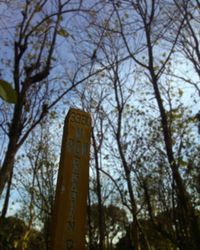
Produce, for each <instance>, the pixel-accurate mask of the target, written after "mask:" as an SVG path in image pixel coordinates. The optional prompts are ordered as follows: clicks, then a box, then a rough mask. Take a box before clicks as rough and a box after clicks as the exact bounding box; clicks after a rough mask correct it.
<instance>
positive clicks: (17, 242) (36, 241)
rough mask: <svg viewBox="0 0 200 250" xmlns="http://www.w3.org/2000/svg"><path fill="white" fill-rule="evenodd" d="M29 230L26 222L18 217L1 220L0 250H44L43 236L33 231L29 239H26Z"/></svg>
mask: <svg viewBox="0 0 200 250" xmlns="http://www.w3.org/2000/svg"><path fill="white" fill-rule="evenodd" d="M27 230H28V228H27V226H26V225H25V223H24V221H22V220H21V219H19V218H17V217H8V218H5V219H1V220H0V249H1V250H14V249H16V250H22V249H23V250H44V249H45V248H44V239H43V235H42V234H41V233H40V232H38V231H37V230H35V229H31V231H30V233H29V237H28V238H27V239H24V235H25V234H26V232H27ZM22 246H23V247H22Z"/></svg>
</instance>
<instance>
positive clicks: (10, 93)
mask: <svg viewBox="0 0 200 250" xmlns="http://www.w3.org/2000/svg"><path fill="white" fill-rule="evenodd" d="M0 97H1V98H2V99H3V100H5V101H6V102H9V103H16V102H17V92H16V91H15V90H14V89H13V88H12V86H11V84H10V83H8V82H6V81H5V80H2V79H0Z"/></svg>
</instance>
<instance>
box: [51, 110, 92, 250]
mask: <svg viewBox="0 0 200 250" xmlns="http://www.w3.org/2000/svg"><path fill="white" fill-rule="evenodd" d="M90 133H91V117H90V115H89V114H88V113H86V112H83V111H81V110H78V109H70V111H69V113H68V115H67V117H66V119H65V125H64V132H63V141H62V149H61V158H60V166H59V173H58V181H57V188H56V198H55V205H54V212H53V223H52V250H84V249H85V220H86V208H87V193H88V182H89V181H88V178H89V151H90Z"/></svg>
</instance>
